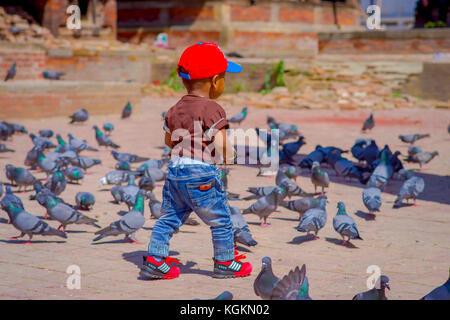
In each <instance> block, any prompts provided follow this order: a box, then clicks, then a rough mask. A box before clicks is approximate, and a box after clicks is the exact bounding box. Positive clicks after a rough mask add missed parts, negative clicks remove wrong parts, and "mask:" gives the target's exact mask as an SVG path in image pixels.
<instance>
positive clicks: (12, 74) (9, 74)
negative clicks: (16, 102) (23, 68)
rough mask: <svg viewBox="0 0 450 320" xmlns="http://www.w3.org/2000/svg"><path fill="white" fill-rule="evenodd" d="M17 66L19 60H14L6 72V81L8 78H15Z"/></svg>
mask: <svg viewBox="0 0 450 320" xmlns="http://www.w3.org/2000/svg"><path fill="white" fill-rule="evenodd" d="M16 67H17V62H14V63H13V65H12V66H11V68H9V69H8V72H7V73H6V76H5V82H6V81H8V80H11V79H14V77H15V76H16Z"/></svg>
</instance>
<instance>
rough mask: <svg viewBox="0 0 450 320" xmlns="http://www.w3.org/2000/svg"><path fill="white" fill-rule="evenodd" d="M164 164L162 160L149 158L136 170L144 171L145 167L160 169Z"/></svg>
mask: <svg viewBox="0 0 450 320" xmlns="http://www.w3.org/2000/svg"><path fill="white" fill-rule="evenodd" d="M163 166H164V161H163V160H156V159H150V160H147V161H145V162H144V163H142V164H141V165H140V166H139V167H138V168H137V169H136V171H137V172H141V173H142V174H143V173H144V171H145V169H147V168H158V169H161V168H162V167H163Z"/></svg>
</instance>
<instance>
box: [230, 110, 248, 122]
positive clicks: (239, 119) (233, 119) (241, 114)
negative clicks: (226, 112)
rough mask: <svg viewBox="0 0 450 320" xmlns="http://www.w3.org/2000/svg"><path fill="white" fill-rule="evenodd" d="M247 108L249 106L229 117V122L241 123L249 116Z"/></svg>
mask: <svg viewBox="0 0 450 320" xmlns="http://www.w3.org/2000/svg"><path fill="white" fill-rule="evenodd" d="M247 110H248V107H244V108H243V109H242V111H241V112H239V113H238V114H236V115H234V116H233V117H231V118H230V119H228V120H227V121H228V123H237V124H239V125H240V124H241V122H242V121H244V119H245V118H246V117H247Z"/></svg>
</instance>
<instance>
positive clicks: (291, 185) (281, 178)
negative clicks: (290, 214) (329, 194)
mask: <svg viewBox="0 0 450 320" xmlns="http://www.w3.org/2000/svg"><path fill="white" fill-rule="evenodd" d="M275 183H276V184H277V186H279V187H283V188H285V189H286V194H285V195H286V196H288V197H291V196H302V197H304V196H309V195H311V194H309V193H306V192H305V191H303V190H302V188H300V187H299V186H298V185H297V184H296V183H295V182H294V181H292V180H291V179H289V178H288V177H287V175H286V174H285V173H284V172H283V171H282V170H281V169H278V172H277V175H276V177H275Z"/></svg>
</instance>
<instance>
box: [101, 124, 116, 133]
mask: <svg viewBox="0 0 450 320" xmlns="http://www.w3.org/2000/svg"><path fill="white" fill-rule="evenodd" d="M103 130H105V133H106V134H107V135H110V134H111V132H112V131H113V130H114V125H113V124H112V123H110V122H105V123H104V124H103Z"/></svg>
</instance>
